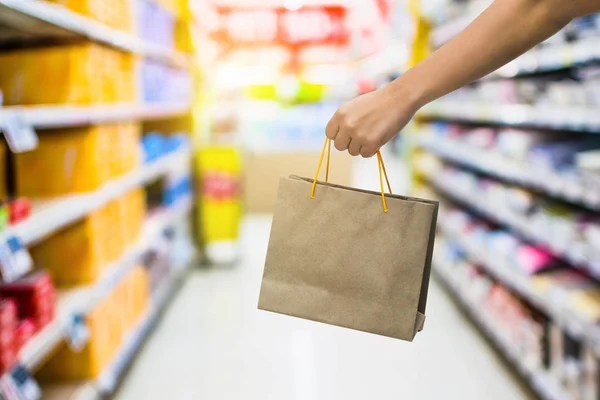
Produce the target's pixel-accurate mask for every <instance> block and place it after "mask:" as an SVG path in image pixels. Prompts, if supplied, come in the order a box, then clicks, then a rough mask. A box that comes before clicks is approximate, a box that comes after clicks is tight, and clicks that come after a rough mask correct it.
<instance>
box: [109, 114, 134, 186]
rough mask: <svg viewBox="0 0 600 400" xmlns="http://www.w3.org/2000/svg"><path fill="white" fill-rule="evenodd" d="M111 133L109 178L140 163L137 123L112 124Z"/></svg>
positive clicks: (128, 170)
mask: <svg viewBox="0 0 600 400" xmlns="http://www.w3.org/2000/svg"><path fill="white" fill-rule="evenodd" d="M110 135H111V152H110V156H111V171H110V177H111V178H113V179H114V178H118V177H120V176H123V175H124V174H126V173H128V172H130V171H132V170H133V169H135V168H136V167H138V166H139V165H140V164H141V161H142V154H141V149H140V141H141V137H142V132H141V125H140V124H139V123H133V122H132V123H123V124H118V125H114V126H113V127H112V128H111V131H110Z"/></svg>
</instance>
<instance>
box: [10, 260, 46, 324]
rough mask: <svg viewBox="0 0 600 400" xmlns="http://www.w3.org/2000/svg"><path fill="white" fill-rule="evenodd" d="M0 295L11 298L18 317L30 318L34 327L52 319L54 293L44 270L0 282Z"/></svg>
mask: <svg viewBox="0 0 600 400" xmlns="http://www.w3.org/2000/svg"><path fill="white" fill-rule="evenodd" d="M0 296H2V297H5V298H10V299H13V300H14V301H15V302H16V304H17V309H18V317H19V319H28V318H30V319H32V320H33V322H34V323H35V326H36V329H40V328H42V327H43V326H45V325H46V324H48V322H50V321H52V318H53V317H54V310H55V298H56V294H55V291H54V286H53V285H52V281H51V280H50V276H49V275H48V273H47V272H45V271H38V272H34V273H32V274H30V275H27V276H26V277H24V278H22V279H19V280H18V281H16V282H12V283H6V282H2V283H0Z"/></svg>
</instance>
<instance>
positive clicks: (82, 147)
mask: <svg viewBox="0 0 600 400" xmlns="http://www.w3.org/2000/svg"><path fill="white" fill-rule="evenodd" d="M111 129H113V128H112V126H111V125H102V126H91V127H84V128H72V129H62V130H52V131H42V132H40V135H39V145H38V147H37V148H36V149H35V150H33V151H29V152H25V153H20V154H17V155H16V175H17V194H18V195H19V196H26V197H34V198H45V197H53V196H61V195H65V194H70V193H81V192H88V191H93V190H96V189H98V188H99V187H100V186H101V185H102V184H104V183H105V182H106V181H107V180H108V179H109V177H110V170H111V165H110V164H111V163H110V162H107V160H108V159H109V155H110V154H112V153H111V152H112V149H111V146H112V144H113V143H112V142H111V135H110V131H111Z"/></svg>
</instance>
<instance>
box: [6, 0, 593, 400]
mask: <svg viewBox="0 0 600 400" xmlns="http://www.w3.org/2000/svg"><path fill="white" fill-rule="evenodd" d="M489 4H490V1H486V0H463V1H458V0H456V1H452V0H264V1H259V0H0V91H1V95H2V96H1V102H0V129H1V130H2V132H3V133H4V135H3V136H2V137H3V139H2V142H1V143H0V170H1V171H0V196H2V202H1V204H0V225H1V227H2V228H1V229H2V230H1V233H0V278H1V279H0V374H1V375H0V398H2V399H7V400H13V399H18V400H35V399H40V398H43V399H61V400H62V399H100V398H116V399H122V400H138V399H143V400H154V399H157V400H159V399H160V400H162V399H165V398H170V399H184V400H187V399H189V400H192V399H193V400H196V399H209V400H213V399H215V400H216V399H219V400H220V399H222V400H238V399H261V400H266V399H273V400H282V399H296V400H317V399H321V400H325V399H327V400H329V399H348V400H350V399H367V398H374V399H382V400H384V399H400V398H406V399H436V400H437V399H461V400H471V399H472V400H479V399H484V398H485V399H490V400H495V399H498V400H506V399H535V398H539V399H545V400H598V399H600V372H599V365H600V364H599V357H600V353H599V351H600V327H599V325H598V323H599V321H600V284H599V281H600V136H598V135H597V134H598V133H600V46H599V45H598V43H600V41H599V38H600V16H599V15H593V16H590V17H586V18H582V19H578V20H576V21H574V22H573V23H571V24H570V25H569V26H567V27H566V28H565V29H564V30H563V31H561V32H560V33H559V34H557V35H556V36H554V37H552V38H551V39H549V40H547V41H546V42H545V43H543V44H541V45H539V46H537V47H536V48H534V49H533V50H531V51H529V52H528V53H526V54H525V55H523V56H522V57H520V58H519V59H517V60H515V61H514V62H512V63H510V64H509V65H507V66H505V67H503V68H502V69H500V70H499V71H496V72H494V73H493V74H491V75H490V76H487V77H485V78H484V79H482V80H480V81H478V82H475V83H473V84H472V85H469V86H467V87H465V88H462V89H460V90H458V91H456V92H455V93H453V94H451V95H449V96H447V97H445V98H443V99H441V100H439V101H436V102H434V103H432V104H430V105H428V106H427V107H425V108H424V109H423V110H421V111H420V112H419V114H418V115H417V118H416V119H415V120H414V121H413V122H411V124H410V125H409V126H408V127H407V128H406V129H405V130H404V131H403V132H400V135H399V136H398V137H397V138H396V139H395V140H394V141H392V142H391V143H390V144H388V145H387V146H386V147H385V148H384V149H383V153H384V154H383V155H384V158H385V160H386V165H387V166H388V171H389V174H390V178H391V180H392V188H393V189H394V191H395V192H396V193H399V194H412V195H415V196H420V197H425V198H433V199H439V200H440V202H441V212H440V217H439V223H438V236H437V241H436V250H435V255H434V276H433V278H432V284H431V286H430V295H429V304H428V306H429V307H428V310H427V323H426V325H425V330H424V331H423V332H422V333H421V334H420V335H419V336H418V337H417V338H416V341H415V342H414V343H405V342H400V341H396V340H393V339H388V338H383V337H377V336H373V335H368V334H365V333H360V332H354V331H350V330H345V329H341V328H337V327H332V326H326V325H322V324H317V323H314V322H310V321H303V320H299V319H293V318H289V317H284V316H280V315H274V314H269V313H265V312H261V311H258V310H257V309H256V305H257V300H258V293H259V288H260V281H261V277H262V269H263V265H264V260H265V253H266V248H267V243H268V237H269V229H270V220H271V216H272V212H273V206H274V202H275V197H276V191H277V182H278V179H279V177H281V176H287V175H289V174H297V175H303V176H313V174H314V171H315V169H316V166H317V163H318V158H319V154H320V151H321V148H322V145H323V139H324V128H325V125H326V123H327V122H328V120H329V118H330V117H331V116H332V114H333V113H334V112H335V111H336V109H337V108H338V107H339V106H340V105H341V104H343V102H345V101H347V100H349V99H351V98H353V97H355V96H357V95H360V94H363V93H367V92H369V91H372V90H376V89H377V88H379V87H381V86H383V85H385V84H387V83H389V82H390V81H392V80H393V79H395V78H396V77H398V76H400V75H401V74H402V73H403V72H404V71H406V69H407V68H409V67H410V66H412V65H414V64H415V63H417V62H418V61H419V60H421V59H423V58H424V57H426V56H427V54H428V53H430V52H431V51H433V50H435V49H436V48H437V47H440V46H442V45H443V44H444V43H445V42H446V41H448V40H450V39H451V38H452V37H453V36H454V35H456V34H457V33H458V32H460V31H461V30H462V29H463V28H464V27H465V26H466V25H467V24H468V23H469V22H470V21H471V20H473V19H474V18H475V17H476V16H477V15H478V14H479V13H481V12H482V11H483V9H484V8H485V7H486V6H487V5H489ZM467 61H468V60H465V62H467ZM390 112H393V110H390ZM330 179H331V181H333V182H335V183H338V184H342V185H351V186H356V187H361V188H373V189H375V190H377V189H378V184H379V181H378V175H377V167H376V165H375V164H374V161H373V160H363V159H361V158H352V157H350V156H349V155H348V154H346V153H337V152H336V153H335V154H334V156H333V159H332V176H331V178H330Z"/></svg>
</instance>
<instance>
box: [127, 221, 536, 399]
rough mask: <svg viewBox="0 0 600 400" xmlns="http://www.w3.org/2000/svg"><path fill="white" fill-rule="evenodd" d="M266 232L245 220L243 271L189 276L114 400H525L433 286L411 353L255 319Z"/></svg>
mask: <svg viewBox="0 0 600 400" xmlns="http://www.w3.org/2000/svg"><path fill="white" fill-rule="evenodd" d="M269 227H270V218H268V217H250V218H248V219H247V220H246V222H245V224H244V228H243V241H242V244H243V257H242V260H243V261H242V263H241V264H240V265H238V266H236V267H235V268H233V269H220V270H208V271H202V270H197V271H195V272H194V273H193V274H192V276H191V277H190V278H189V280H188V282H187V284H186V285H185V287H184V288H183V290H182V291H181V293H180V294H179V296H178V297H177V298H176V299H175V301H174V302H173V304H172V305H171V308H170V309H169V310H168V312H167V313H166V315H165V317H164V319H163V320H162V322H161V323H160V325H159V326H158V327H157V329H156V331H155V333H154V334H153V336H152V337H151V338H150V340H149V342H148V344H147V345H146V347H145V349H144V350H143V352H142V354H141V355H140V357H138V358H137V360H136V363H135V366H134V368H133V369H132V371H131V372H130V374H129V376H128V378H127V379H126V381H125V383H124V385H123V387H122V389H121V391H120V393H119V395H118V396H117V398H118V399H120V400H138V399H144V400H155V399H156V400H163V399H172V400H180V399H181V400H199V399H205V400H217V399H218V400H254V399H256V400H317V399H319V400H337V399H340V400H341V399H344V400H359V399H360V400H363V399H378V400H388V399H389V400H392V399H394V400H398V399H415V400H423V399H432V400H439V399H447V400H451V399H461V400H471V399H472V400H479V399H482V398H485V399H487V400H494V399H498V400H506V399H528V398H529V397H528V395H527V394H526V392H524V391H523V389H522V387H521V386H520V385H519V383H518V382H517V381H516V380H515V379H514V378H513V376H512V375H511V374H510V373H509V372H507V369H506V368H505V367H504V365H503V364H502V362H501V361H500V360H498V359H497V356H496V355H495V353H494V352H493V351H492V350H491V349H490V348H489V346H488V344H487V343H486V342H485V341H484V340H483V339H482V338H481V336H480V335H479V333H478V332H477V331H476V330H475V329H474V328H473V327H472V326H471V325H470V324H469V323H468V321H466V320H465V317H463V315H462V314H461V313H460V312H459V311H458V310H457V309H456V308H455V306H454V303H453V302H452V300H451V299H450V298H449V297H448V296H447V295H446V294H445V293H444V292H443V291H441V289H440V288H439V287H438V285H437V284H433V285H431V289H430V301H429V307H428V320H427V323H426V327H425V330H424V332H422V333H421V334H420V335H419V336H418V337H417V338H416V342H415V343H406V342H401V341H397V340H393V339H388V338H383V337H378V336H374V335H369V334H365V333H361V332H355V331H350V330H345V329H341V328H336V327H331V326H327V325H323V324H317V323H314V322H310V321H303V320H300V319H294V318H289V317H285V316H280V315H276V314H271V313H266V312H263V311H259V310H257V309H256V304H257V299H258V292H259V287H260V280H261V274H262V267H263V263H264V257H265V252H266V246H267V241H268V235H269Z"/></svg>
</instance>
